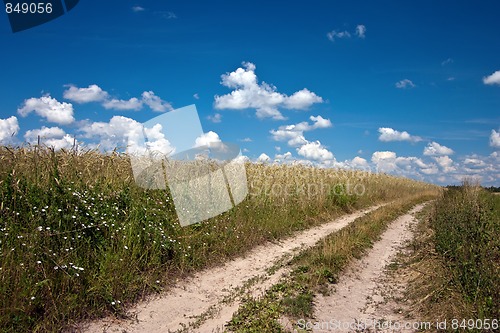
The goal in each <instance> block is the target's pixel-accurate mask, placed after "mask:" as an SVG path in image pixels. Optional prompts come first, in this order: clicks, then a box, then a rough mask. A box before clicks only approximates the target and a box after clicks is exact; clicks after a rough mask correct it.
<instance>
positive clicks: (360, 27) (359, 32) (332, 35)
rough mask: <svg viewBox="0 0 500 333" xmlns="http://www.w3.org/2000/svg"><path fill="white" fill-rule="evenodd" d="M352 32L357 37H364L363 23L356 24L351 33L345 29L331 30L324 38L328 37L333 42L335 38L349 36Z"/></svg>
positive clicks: (364, 28)
mask: <svg viewBox="0 0 500 333" xmlns="http://www.w3.org/2000/svg"><path fill="white" fill-rule="evenodd" d="M352 34H354V35H355V36H357V37H358V38H361V39H364V38H365V37H366V26H364V25H363V24H358V25H357V26H356V29H355V30H354V32H353V33H350V32H349V31H347V30H344V31H338V30H332V31H330V32H328V33H327V34H326V38H328V40H329V41H331V42H335V40H336V39H347V38H351V36H352Z"/></svg>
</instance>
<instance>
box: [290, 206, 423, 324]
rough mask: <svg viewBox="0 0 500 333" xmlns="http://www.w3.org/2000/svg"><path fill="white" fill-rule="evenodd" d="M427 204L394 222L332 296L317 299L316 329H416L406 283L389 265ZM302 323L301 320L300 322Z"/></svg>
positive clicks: (409, 237) (410, 234) (349, 271)
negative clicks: (406, 301) (407, 304)
mask: <svg viewBox="0 0 500 333" xmlns="http://www.w3.org/2000/svg"><path fill="white" fill-rule="evenodd" d="M423 207H424V205H418V206H416V207H415V208H414V209H412V210H411V211H410V212H408V214H405V215H402V216H400V217H399V218H397V219H396V220H395V221H394V222H392V223H391V224H390V225H389V227H388V229H387V230H386V231H385V232H384V233H383V235H382V237H381V239H380V240H379V241H378V242H377V243H375V244H374V246H373V248H372V249H371V250H370V251H369V253H368V254H367V255H366V256H364V257H363V258H362V259H360V260H357V261H355V262H353V264H352V265H351V266H350V267H349V268H348V269H347V270H346V272H345V273H344V274H343V275H342V277H341V278H340V280H339V283H338V284H336V285H335V290H334V291H333V292H332V293H331V294H330V295H329V296H322V295H318V296H317V297H316V298H315V313H314V320H310V321H309V322H305V323H303V324H302V326H299V327H304V326H305V325H306V324H307V325H309V327H310V328H313V332H333V331H335V332H416V331H417V330H415V329H413V326H414V325H417V323H418V322H417V321H415V320H412V319H410V318H406V316H405V313H407V309H406V307H405V304H404V300H401V298H402V297H403V290H404V287H405V286H404V285H401V284H400V283H398V279H394V278H393V277H390V276H389V274H387V271H386V266H387V265H388V264H389V263H391V261H392V260H393V259H394V258H395V256H396V254H397V253H398V252H399V251H401V248H402V246H403V245H404V244H406V242H408V241H409V240H410V239H412V237H413V232H412V228H411V227H412V225H413V224H414V223H416V219H415V217H414V216H413V214H415V213H416V212H418V211H420V210H421V209H422V208H423ZM299 324H300V323H299Z"/></svg>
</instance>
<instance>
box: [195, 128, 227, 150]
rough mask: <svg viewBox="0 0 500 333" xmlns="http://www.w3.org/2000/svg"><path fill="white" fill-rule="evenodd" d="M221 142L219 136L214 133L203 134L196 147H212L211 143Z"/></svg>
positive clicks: (198, 138) (197, 139)
mask: <svg viewBox="0 0 500 333" xmlns="http://www.w3.org/2000/svg"><path fill="white" fill-rule="evenodd" d="M218 142H221V140H220V138H219V135H218V134H217V133H215V132H213V131H210V132H207V133H203V134H202V135H200V136H199V137H197V138H196V141H195V144H194V146H195V147H203V146H210V144H211V143H218Z"/></svg>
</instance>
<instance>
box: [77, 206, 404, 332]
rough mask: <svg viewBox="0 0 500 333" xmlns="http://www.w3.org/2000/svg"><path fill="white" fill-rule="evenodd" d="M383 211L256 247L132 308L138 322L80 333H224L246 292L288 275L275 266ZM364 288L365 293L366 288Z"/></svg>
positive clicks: (103, 323) (103, 324)
mask: <svg viewBox="0 0 500 333" xmlns="http://www.w3.org/2000/svg"><path fill="white" fill-rule="evenodd" d="M379 207H380V206H375V207H371V208H369V209H365V210H363V211H359V212H355V213H353V214H350V215H347V216H344V217H342V218H339V219H337V220H334V221H332V222H328V223H325V224H323V225H321V226H318V227H314V228H312V229H308V230H306V231H303V232H301V233H299V234H297V235H296V236H293V237H290V238H288V239H285V240H283V241H282V242H280V243H270V244H266V245H264V246H259V247H256V248H255V249H253V250H251V251H250V253H248V254H247V255H246V256H245V257H243V258H238V259H235V260H233V261H230V262H227V263H226V264H225V265H223V266H221V267H217V268H213V269H208V270H204V271H201V272H199V273H198V274H196V275H195V276H193V277H192V278H190V279H188V280H186V281H183V282H181V283H179V284H178V285H177V286H175V287H174V288H172V289H170V290H169V291H168V292H166V293H165V294H163V295H161V296H160V297H155V298H152V299H150V300H148V301H146V302H142V303H140V304H138V305H137V306H135V307H134V308H132V309H130V310H129V312H128V314H129V315H130V318H133V320H130V319H129V320H119V319H116V318H105V319H103V320H100V321H97V322H93V323H90V324H87V325H85V326H84V327H82V328H80V329H79V331H81V332H89V333H97V332H127V333H131V332H150V333H154V332H162V333H164V332H175V331H177V330H179V331H180V330H182V329H184V331H187V332H203V333H206V332H220V331H222V330H223V327H224V324H225V323H226V322H227V321H229V320H230V319H231V317H232V314H233V313H234V312H235V311H236V310H237V309H238V307H239V296H240V295H241V293H246V294H248V293H250V294H253V295H259V294H262V293H263V292H264V291H265V290H267V289H268V288H270V287H271V286H272V285H273V284H275V283H276V282H278V280H279V279H280V278H281V276H282V275H283V274H284V273H286V268H283V267H282V268H279V269H277V270H276V271H275V272H269V269H270V268H272V267H273V266H276V265H277V263H279V262H280V261H281V262H282V261H283V260H286V258H290V257H291V256H293V255H294V254H296V253H298V252H300V250H302V249H304V248H306V247H310V246H313V245H314V244H315V243H316V242H317V241H318V240H320V239H321V238H323V237H325V236H327V235H328V234H330V233H332V232H335V231H337V230H339V229H341V228H343V227H345V226H346V225H348V224H349V223H351V222H352V221H354V220H355V219H356V218H358V217H360V216H362V215H364V214H366V213H368V212H369V211H372V210H375V209H377V208H379ZM397 236H398V235H397V234H396V238H397ZM389 242H391V241H389ZM384 246H387V244H386V245H384ZM382 252H384V251H382ZM380 255H384V253H381V254H380ZM277 267H279V265H278V266H277ZM360 290H364V286H361V287H360ZM328 313H329V312H326V313H325V316H327V314H328Z"/></svg>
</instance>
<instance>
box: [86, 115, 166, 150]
mask: <svg viewBox="0 0 500 333" xmlns="http://www.w3.org/2000/svg"><path fill="white" fill-rule="evenodd" d="M80 131H81V132H82V133H83V137H84V138H86V139H89V140H93V141H94V142H92V143H90V144H89V147H91V148H95V147H98V146H99V147H100V148H101V149H103V150H105V151H108V150H113V149H115V148H125V147H127V151H128V152H130V153H134V154H142V153H145V152H146V148H149V149H150V151H156V152H160V153H162V154H165V155H169V154H173V153H174V152H175V147H173V146H172V145H171V144H170V142H169V141H168V140H167V139H166V138H165V135H164V134H163V133H162V126H161V125H160V124H156V125H155V126H153V127H152V128H144V127H143V125H142V124H141V123H139V122H137V121H135V120H134V119H131V118H127V117H123V116H114V117H112V118H111V119H110V121H109V122H107V123H106V122H93V123H89V124H87V125H84V126H83V127H82V128H81V129H80ZM144 132H146V136H147V141H146V142H144V139H143V138H144Z"/></svg>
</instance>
